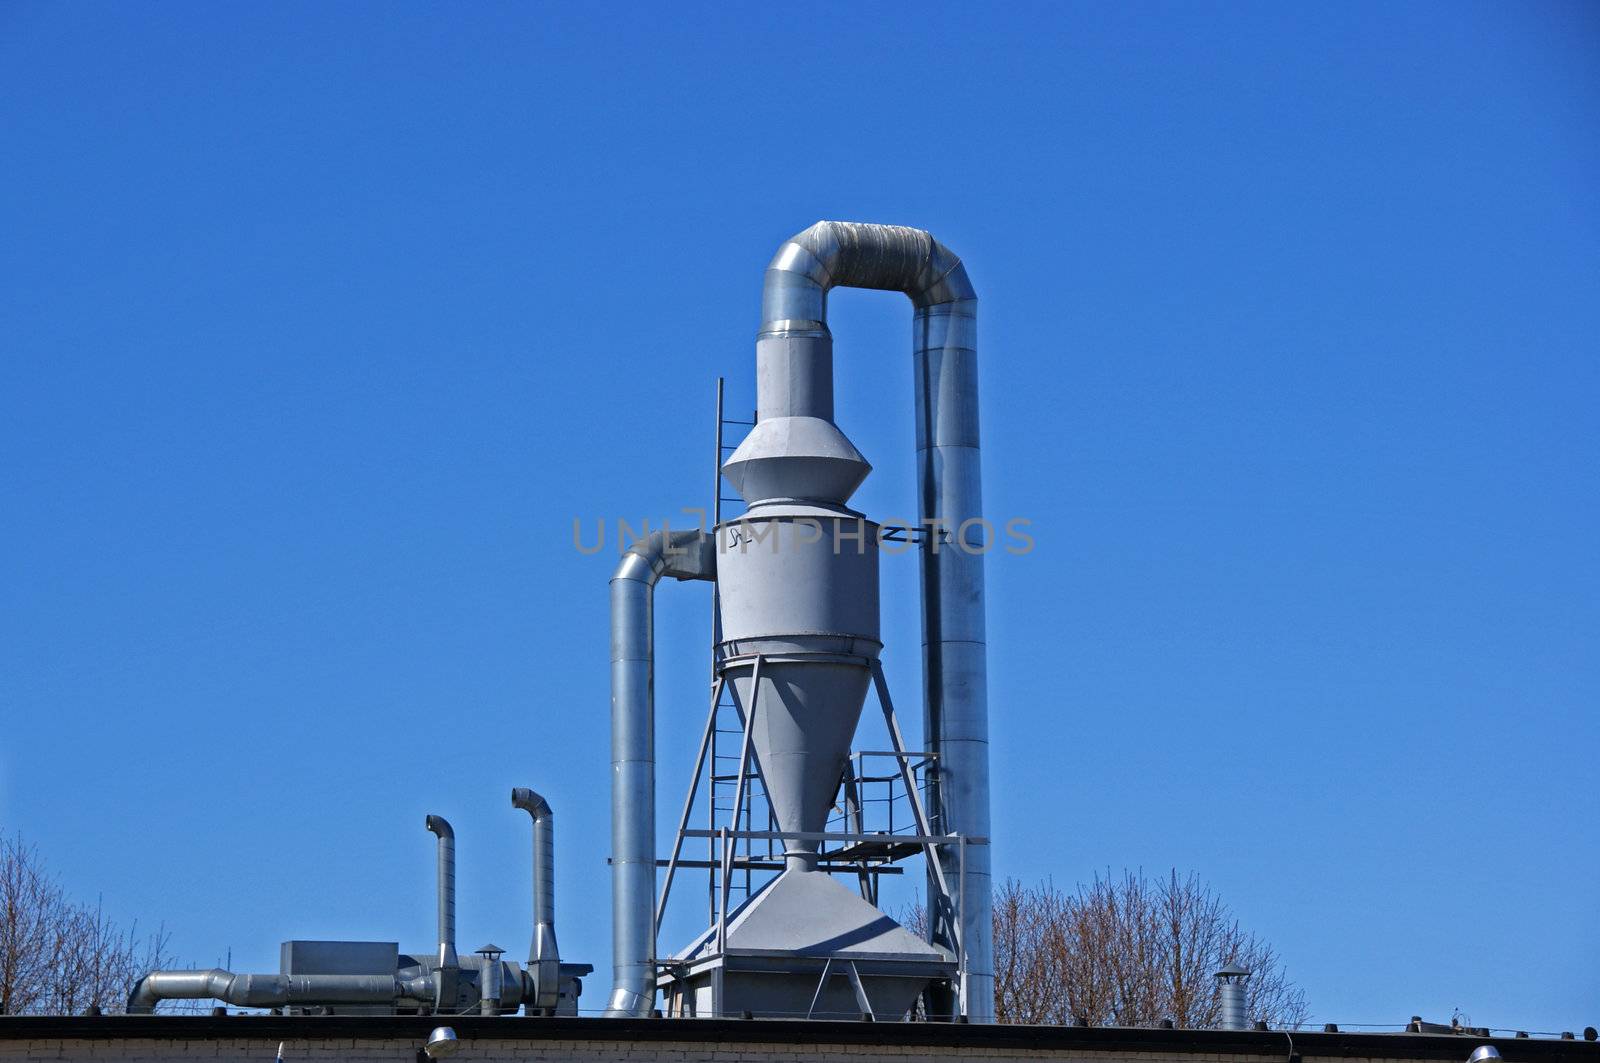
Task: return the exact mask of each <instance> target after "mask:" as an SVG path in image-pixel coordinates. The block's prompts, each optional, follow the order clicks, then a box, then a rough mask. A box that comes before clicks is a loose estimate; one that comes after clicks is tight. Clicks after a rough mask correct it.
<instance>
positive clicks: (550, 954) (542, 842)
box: [511, 786, 561, 1009]
mask: <svg viewBox="0 0 1600 1063" xmlns="http://www.w3.org/2000/svg"><path fill="white" fill-rule="evenodd" d="M511 804H512V805H513V806H514V807H516V808H520V809H522V810H523V811H525V812H527V813H528V815H530V816H532V817H533V942H532V943H531V944H530V945H529V947H528V974H529V976H530V978H532V980H533V989H534V992H533V999H532V1000H531V1001H529V1003H530V1004H531V1005H532V1006H533V1007H535V1008H544V1009H549V1008H554V1007H555V1006H556V1003H557V1000H558V998H559V996H560V993H561V950H560V949H559V948H558V947H557V945H556V871H555V867H556V851H555V850H556V816H555V813H554V812H552V811H551V810H550V803H549V802H548V801H546V800H545V799H544V798H543V797H541V796H539V795H538V794H537V793H534V792H533V791H532V790H530V789H528V788H527V787H525V786H519V787H517V788H516V789H514V790H512V791H511Z"/></svg>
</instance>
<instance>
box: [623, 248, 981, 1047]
mask: <svg viewBox="0 0 1600 1063" xmlns="http://www.w3.org/2000/svg"><path fill="white" fill-rule="evenodd" d="M837 287H851V288H872V289H879V290H884V291H897V292H902V293H904V294H906V295H907V296H909V297H910V298H911V301H912V305H913V307H914V316H913V343H912V358H913V383H914V387H913V392H914V399H915V405H916V426H917V446H916V451H917V482H918V522H917V526H916V527H915V528H885V527H881V526H880V525H879V524H877V523H875V522H874V521H872V520H871V519H869V518H868V517H867V516H865V515H864V514H862V513H858V512H856V511H855V510H852V509H850V508H849V506H848V503H849V501H850V498H851V496H852V494H854V492H855V490H856V488H857V487H859V486H860V485H861V483H862V481H863V480H864V479H865V478H866V476H867V474H868V472H870V471H871V466H870V465H869V464H868V462H867V460H866V459H865V458H864V457H862V455H861V453H860V452H859V451H858V450H857V449H856V448H855V446H854V445H853V444H852V443H851V442H850V440H849V439H848V438H846V436H845V434H844V432H843V431H841V430H840V428H839V426H838V425H836V424H835V423H834V419H833V415H834V404H833V398H834V395H833V338H832V335H831V334H830V332H829V330H828V324H827V297H828V292H829V290H830V289H832V288H837ZM976 312H977V298H976V295H975V293H974V292H973V289H972V286H971V284H970V282H969V281H968V280H967V274H966V270H965V269H964V268H963V266H962V264H961V261H960V259H958V258H957V257H956V256H955V255H953V254H951V253H950V251H949V250H948V249H946V248H945V247H944V246H943V245H942V244H940V243H939V242H938V241H936V240H934V239H933V237H931V236H930V235H929V234H927V233H925V232H922V231H920V230H916V229H907V228H902V227H899V226H888V225H863V224H854V223H847V222H820V223H818V224H816V225H814V226H812V227H811V228H809V229H807V230H806V231H805V232H803V233H800V234H799V235H797V236H795V237H793V238H792V239H790V240H788V241H786V242H785V243H784V244H783V246H782V247H780V248H779V249H778V253H777V255H776V257H774V258H773V260H772V262H771V264H770V265H769V266H768V267H767V273H766V283H765V291H764V293H763V305H762V325H761V330H760V333H759V334H758V337H757V341H756V385H757V413H756V418H755V420H754V422H753V423H752V424H751V427H750V431H749V434H748V435H747V436H746V437H745V438H744V440H743V442H742V443H740V444H739V446H738V447H737V449H735V450H734V451H733V453H732V455H731V456H729V457H727V459H726V461H723V460H722V459H723V457H724V455H725V448H723V447H722V445H721V426H722V425H723V424H725V423H728V422H725V421H723V419H722V417H721V412H720V406H721V402H720V390H719V403H718V405H719V413H718V423H719V432H718V435H719V439H718V461H719V463H720V474H721V476H722V477H723V478H724V479H725V480H726V482H727V483H728V484H730V485H731V486H732V487H733V488H734V489H735V490H736V491H737V492H738V494H739V497H740V498H741V499H742V500H743V502H744V503H745V506H746V508H745V512H744V513H743V514H742V515H741V516H738V517H735V518H732V519H728V520H722V519H721V512H720V510H721V492H720V490H719V491H718V503H717V506H716V515H717V520H716V522H715V528H714V531H713V532H712V533H711V534H703V533H699V532H657V533H656V534H654V535H652V536H649V537H648V538H646V539H644V540H642V541H640V542H638V543H635V544H634V545H633V546H632V547H631V549H630V550H629V552H628V553H627V554H626V555H625V556H624V558H623V560H622V563H621V565H620V566H619V567H618V569H617V571H616V574H615V575H614V577H613V578H612V581H611V606H612V727H613V736H612V769H613V770H612V784H613V792H612V822H613V831H614V842H613V854H612V873H613V876H614V901H613V915H614V925H615V935H614V939H613V947H614V955H613V962H614V977H615V984H614V987H613V989H612V992H611V996H610V999H609V1001H608V1014H611V1015H645V1014H649V1013H650V1012H651V1011H652V1010H653V1009H655V1008H656V1007H657V1004H656V997H655V994H656V992H657V991H658V990H659V991H660V992H661V993H662V1000H661V1004H660V1008H661V1010H663V1011H664V1012H665V1013H666V1014H668V1015H674V1016H678V1015H682V1016H707V1015H711V1016H727V1015H742V1014H750V1015H756V1016H771V1017H804V1016H809V1017H819V1018H820V1017H828V1018H839V1017H845V1016H848V1017H851V1018H855V1017H859V1016H863V1015H865V1016H868V1017H873V1018H879V1019H899V1018H903V1017H907V1016H912V1017H926V1018H932V1019H939V1018H956V1017H964V1018H968V1019H970V1020H972V1021H988V1020H991V1019H992V1018H993V1008H994V989H993V963H992V951H993V949H992V942H991V927H990V884H989V856H988V852H989V850H988V845H987V842H988V835H989V770H988V734H987V706H986V700H985V660H984V658H985V647H984V603H983V557H982V554H983V550H984V546H985V545H986V544H985V531H984V524H983V521H982V517H981V505H980V480H979V449H978V402H977V339H976V324H977V323H976ZM908 539H910V540H913V541H915V542H917V544H918V549H919V556H920V560H921V584H922V646H923V683H924V701H923V710H924V714H923V734H924V736H925V743H926V745H927V748H926V749H925V750H909V749H907V748H906V746H905V742H904V741H903V739H902V737H901V735H902V732H901V728H900V726H899V723H898V720H897V719H896V716H895V713H894V708H893V704H892V702H891V700H890V695H889V689H888V684H887V682H886V681H885V679H884V672H883V669H882V667H881V665H880V662H879V656H880V653H881V652H882V650H883V648H884V639H883V634H882V632H881V630H880V626H879V603H878V560H879V553H880V543H881V542H883V541H888V540H894V541H902V542H903V541H906V540H908ZM663 575H666V576H672V577H675V578H677V579H708V580H713V581H714V588H715V598H716V603H717V604H716V609H715V617H714V625H715V628H716V631H715V635H714V639H713V642H714V646H715V653H714V670H713V671H714V674H713V677H712V680H713V681H712V697H711V711H710V714H709V717H708V719H707V723H706V728H705V731H704V735H703V738H702V741H701V744H700V752H699V757H698V763H697V764H696V767H695V770H694V773H693V781H692V783H691V786H690V789H689V794H688V797H687V798H686V800H685V802H684V806H683V810H682V813H681V815H680V818H679V822H678V829H677V832H676V835H675V841H674V845H673V850H672V852H671V853H670V855H669V856H668V858H667V859H665V860H661V861H658V859H657V854H656V851H655V844H654V838H655V828H656V816H655V801H654V775H655V756H654V738H653V734H652V728H653V720H654V705H653V701H652V699H653V694H654V677H653V647H652V637H653V635H652V615H651V614H652V597H653V593H654V587H655V584H656V582H657V581H658V580H659V579H660V577H661V576H663ZM908 641H909V639H907V640H903V641H902V642H901V643H900V644H901V645H905V643H906V642H908ZM869 691H870V692H872V693H874V694H875V699H876V701H877V702H878V705H879V707H880V708H881V710H882V712H883V715H884V720H885V725H886V731H887V734H888V736H889V739H890V744H891V745H892V748H891V749H889V750H883V751H878V752H876V753H873V752H868V753H864V754H856V755H854V756H852V755H851V751H850V749H851V742H852V739H853V738H854V735H855V732H856V727H857V723H858V721H859V719H860V717H861V713H862V710H863V707H864V704H865V702H866V699H867V695H868V693H869ZM719 735H724V736H725V738H724V739H723V740H722V745H721V746H719V738H718V736H719ZM726 736H731V737H732V738H733V741H732V742H731V743H730V742H728V741H727V740H726ZM871 757H876V758H877V759H876V761H875V763H877V764H878V765H879V767H878V769H877V773H876V774H875V773H874V771H873V770H872V769H871V768H869V767H868V759H867V758H871ZM702 782H703V784H704V785H703V786H702ZM873 784H878V785H886V786H887V787H888V788H889V796H888V798H887V799H886V802H887V804H888V805H889V808H890V809H891V812H892V809H893V808H894V807H895V805H896V804H898V805H899V806H900V807H901V809H902V812H901V816H902V824H903V826H902V829H899V830H895V829H893V828H892V827H891V829H890V830H888V831H880V830H872V831H869V830H867V829H866V827H867V824H866V821H865V817H864V812H863V809H864V806H865V804H866V803H867V800H868V799H867V798H866V796H865V789H866V788H867V787H868V786H869V785H873ZM758 788H759V790H758ZM701 790H704V791H705V795H704V800H703V801H702V804H703V806H704V807H705V814H706V816H707V819H706V826H704V827H692V826H691V825H690V824H691V820H692V818H693V813H694V811H695V806H696V801H697V799H698V798H697V795H698V794H699V793H700V791H701ZM758 793H759V798H760V800H761V802H762V804H763V805H764V812H763V813H761V814H759V815H757V814H756V813H753V812H752V809H753V808H754V807H755V804H756V801H757V797H758ZM880 803H883V802H880ZM836 806H838V807H842V808H843V809H844V814H843V816H842V817H841V821H840V822H837V823H830V811H831V810H832V809H834V808H835V807H836ZM830 828H831V829H830ZM702 846H703V848H702ZM763 847H764V850H765V851H764V852H763V851H762V850H763ZM691 852H692V853H696V854H699V853H703V854H704V858H703V859H700V858H698V857H695V858H691V857H690V856H689V855H687V854H688V853H691ZM912 855H921V856H923V857H925V860H926V868H927V897H928V901H929V903H928V904H927V932H926V934H925V935H923V936H918V935H915V934H913V933H911V932H909V931H908V930H906V929H905V928H903V927H901V926H900V925H899V924H897V923H896V922H895V921H894V920H893V919H891V918H889V917H888V916H887V915H885V914H884V913H883V912H882V911H880V910H879V909H878V908H877V907H876V904H875V901H876V898H877V876H878V875H880V874H884V873H894V871H897V870H898V868H893V867H891V865H894V864H896V863H897V862H898V861H899V860H901V859H903V858H905V857H907V856H912ZM658 866H664V867H665V869H666V871H665V876H664V879H663V881H662V884H661V886H662V888H661V892H660V895H659V897H658V893H657V869H658ZM683 868H697V869H703V870H706V871H707V872H709V877H710V889H709V891H708V894H709V903H708V912H709V916H710V924H711V925H710V926H709V927H708V929H707V930H706V931H705V932H704V933H703V934H701V935H700V936H698V937H697V938H695V939H694V940H692V941H691V942H690V943H689V944H688V945H687V946H685V947H682V948H679V949H677V950H675V951H672V952H670V953H666V954H663V953H662V952H660V951H658V948H657V942H658V937H659V935H660V930H661V922H662V915H663V911H664V909H665V905H666V900H667V896H668V894H669V893H670V891H671V888H672V885H673V883H674V881H675V878H676V875H677V872H678V871H679V870H680V869H683ZM774 871H775V872H777V873H776V875H775V876H773V877H768V878H767V881H766V882H765V883H764V884H761V885H759V886H758V885H754V884H753V879H752V875H763V874H770V873H771V872H774ZM840 873H844V874H849V875H852V876H854V877H855V878H856V880H857V883H858V887H859V889H858V890H852V889H851V888H850V887H847V886H845V885H844V884H843V883H842V882H840V881H839V880H838V879H836V878H834V877H833V876H834V875H835V874H840ZM735 901H738V903H737V904H735V903H734V902H735Z"/></svg>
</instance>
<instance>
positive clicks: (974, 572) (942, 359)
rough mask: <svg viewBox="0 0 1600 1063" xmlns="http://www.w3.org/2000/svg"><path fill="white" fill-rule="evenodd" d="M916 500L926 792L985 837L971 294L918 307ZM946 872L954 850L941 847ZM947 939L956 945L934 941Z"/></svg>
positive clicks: (965, 992)
mask: <svg viewBox="0 0 1600 1063" xmlns="http://www.w3.org/2000/svg"><path fill="white" fill-rule="evenodd" d="M913 337H914V342H913V368H912V372H913V379H914V381H915V386H916V424H917V506H918V513H919V519H920V521H921V522H922V523H923V526H924V528H926V529H928V536H927V539H926V541H925V542H924V543H923V547H922V558H921V560H922V660H923V690H924V702H923V706H924V733H925V734H926V735H927V738H928V742H929V749H930V751H932V752H935V753H937V754H938V755H939V756H938V759H937V760H935V761H934V766H935V777H936V779H937V785H935V786H933V787H931V788H930V791H931V792H930V798H929V805H930V809H929V812H930V816H931V818H932V820H933V829H934V831H935V832H936V833H951V834H962V835H965V836H967V837H969V838H983V839H985V840H987V839H988V837H989V707H988V692H987V691H988V678H987V662H986V658H987V635H986V632H985V621H984V596H983V555H984V553H985V552H986V551H987V550H988V548H989V546H990V545H991V538H992V537H991V534H990V526H989V525H988V524H986V523H985V521H984V519H983V481H982V472H981V462H980V454H979V435H978V354H977V347H978V339H977V301H976V299H965V300H958V301H955V302H950V303H942V304H938V305H934V306H923V307H918V308H917V312H916V316H915V319H914V333H913ZM965 848H966V867H965V875H964V876H963V877H964V879H965V889H964V890H963V891H962V893H963V896H962V898H961V900H960V906H959V910H958V912H957V918H958V920H959V922H960V926H961V935H960V936H961V939H962V942H963V944H964V946H965V953H966V967H965V970H964V979H965V984H964V985H963V986H962V987H961V997H962V1005H963V1011H964V1013H965V1014H966V1015H967V1016H968V1018H970V1019H971V1020H972V1021H974V1022H990V1021H993V1019H994V961H993V956H994V943H993V936H994V932H993V922H992V919H993V915H992V913H991V880H990V859H989V850H990V847H989V846H988V845H987V844H984V845H972V846H967V847H965ZM942 859H943V862H944V872H945V879H946V880H947V881H948V880H952V879H954V878H955V877H956V876H957V873H958V871H959V870H960V869H959V868H958V866H957V865H958V863H959V857H958V856H957V854H956V853H954V852H949V851H946V852H945V853H944V854H943V857H942ZM941 943H942V944H946V945H949V944H952V943H951V942H941Z"/></svg>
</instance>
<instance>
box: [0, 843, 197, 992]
mask: <svg viewBox="0 0 1600 1063" xmlns="http://www.w3.org/2000/svg"><path fill="white" fill-rule="evenodd" d="M166 943H167V937H166V934H164V933H162V932H161V931H157V932H156V933H154V934H150V935H148V936H146V937H144V938H141V937H140V936H139V935H138V933H137V927H133V928H130V929H128V930H127V931H123V930H121V929H120V928H118V927H117V926H116V924H115V923H113V922H112V921H111V920H110V919H109V918H108V917H107V916H106V914H105V912H104V910H103V909H102V908H101V905H100V904H99V902H96V904H95V906H94V907H93V908H90V907H88V906H86V905H81V904H75V903H73V902H71V901H69V900H68V899H67V897H66V894H65V893H64V891H63V890H62V889H61V887H60V885H59V884H58V883H57V882H56V880H55V879H54V878H52V877H51V876H50V874H49V873H48V871H47V870H46V868H45V866H44V862H43V861H42V860H41V859H40V858H39V854H38V851H37V850H36V849H35V848H34V847H32V846H30V845H25V844H24V843H23V841H22V839H21V838H20V837H11V838H3V837H0V1015H28V1014H37V1015H72V1014H77V1013H80V1012H83V1011H86V1010H88V1009H89V1008H91V1007H94V1008H99V1009H100V1010H101V1011H105V1012H114V1011H121V1010H122V1009H123V1008H124V1007H125V1006H126V1003H127V999H128V990H129V989H131V988H132V986H133V983H134V981H135V980H137V979H138V978H139V977H140V976H142V975H143V974H145V973H146V972H148V971H151V970H154V969H156V968H159V967H162V966H165V965H166V964H165V961H166V960H167V956H166V955H165V952H166Z"/></svg>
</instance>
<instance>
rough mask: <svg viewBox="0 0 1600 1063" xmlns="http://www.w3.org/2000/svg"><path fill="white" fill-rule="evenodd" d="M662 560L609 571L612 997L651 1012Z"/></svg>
mask: <svg viewBox="0 0 1600 1063" xmlns="http://www.w3.org/2000/svg"><path fill="white" fill-rule="evenodd" d="M661 568H662V561H661V558H660V557H659V556H655V557H652V556H651V554H650V552H649V551H648V550H646V551H638V549H637V548H635V550H634V551H630V552H629V553H628V554H626V555H624V556H623V558H622V562H621V564H619V565H618V566H617V571H616V574H615V575H614V576H612V577H611V882H612V893H611V905H612V908H611V925H612V940H611V969H612V989H611V999H610V1000H609V1001H608V1002H607V1005H606V1014H607V1015H610V1016H614V1017H627V1016H637V1015H648V1014H649V1013H650V1009H651V1005H652V1004H653V1003H654V1000H655V892H656V850H655V826H656V763H655V644H654V639H655V617H654V613H655V600H654V599H655V585H656V581H657V580H659V579H660V578H661Z"/></svg>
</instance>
